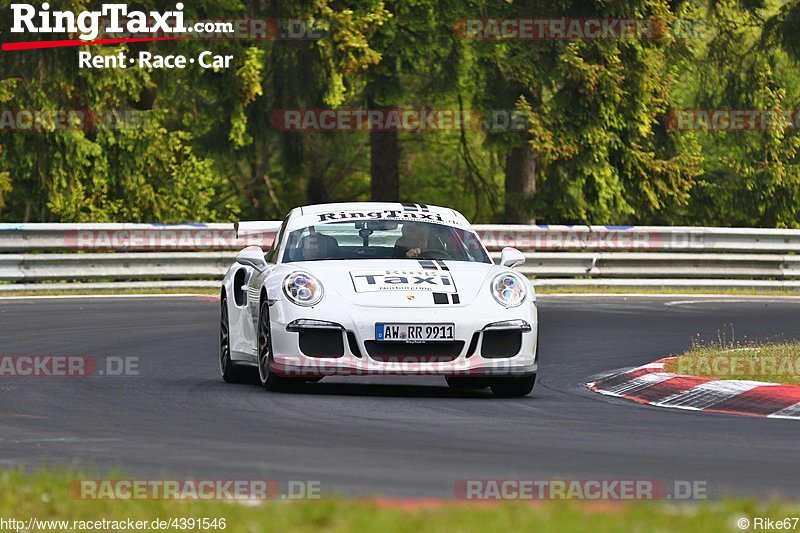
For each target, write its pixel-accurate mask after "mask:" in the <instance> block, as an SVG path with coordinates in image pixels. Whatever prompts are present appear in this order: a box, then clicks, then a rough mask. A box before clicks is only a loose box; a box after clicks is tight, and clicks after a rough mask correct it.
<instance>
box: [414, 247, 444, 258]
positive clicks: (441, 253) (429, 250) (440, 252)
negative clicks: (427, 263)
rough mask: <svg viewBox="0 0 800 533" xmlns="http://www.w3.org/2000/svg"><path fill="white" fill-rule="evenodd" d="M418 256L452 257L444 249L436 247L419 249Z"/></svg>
mask: <svg viewBox="0 0 800 533" xmlns="http://www.w3.org/2000/svg"><path fill="white" fill-rule="evenodd" d="M437 256H438V257H437ZM418 258H420V259H452V257H450V254H448V253H447V252H445V251H444V250H437V249H436V248H425V249H424V250H422V251H420V253H419V256H418Z"/></svg>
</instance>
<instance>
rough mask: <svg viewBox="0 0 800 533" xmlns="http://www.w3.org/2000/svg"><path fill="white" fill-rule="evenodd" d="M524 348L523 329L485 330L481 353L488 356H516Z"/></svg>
mask: <svg viewBox="0 0 800 533" xmlns="http://www.w3.org/2000/svg"><path fill="white" fill-rule="evenodd" d="M520 348H522V331H519V330H497V331H491V330H490V331H484V332H483V343H482V344H481V355H482V356H483V357H487V358H493V357H497V358H499V357H514V356H515V355H517V354H518V353H519V350H520Z"/></svg>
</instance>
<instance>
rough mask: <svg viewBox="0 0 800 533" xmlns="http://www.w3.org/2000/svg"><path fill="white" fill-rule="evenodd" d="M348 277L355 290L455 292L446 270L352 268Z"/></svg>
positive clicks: (449, 274) (454, 286)
mask: <svg viewBox="0 0 800 533" xmlns="http://www.w3.org/2000/svg"><path fill="white" fill-rule="evenodd" d="M350 279H352V280H353V288H354V289H355V291H356V292H380V291H435V292H440V293H451V294H452V293H455V292H456V284H455V281H454V280H453V276H452V274H451V273H450V271H446V270H421V269H420V270H414V269H411V270H395V269H391V270H352V271H350Z"/></svg>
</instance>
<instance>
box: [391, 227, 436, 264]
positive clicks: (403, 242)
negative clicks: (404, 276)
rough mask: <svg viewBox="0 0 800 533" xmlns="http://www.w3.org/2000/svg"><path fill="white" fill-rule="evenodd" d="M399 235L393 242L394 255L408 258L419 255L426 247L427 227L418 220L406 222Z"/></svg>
mask: <svg viewBox="0 0 800 533" xmlns="http://www.w3.org/2000/svg"><path fill="white" fill-rule="evenodd" d="M400 233H401V236H400V238H399V239H397V242H395V243H394V252H395V257H399V258H402V257H407V258H410V259H413V258H416V257H419V256H420V254H421V253H422V251H423V250H425V249H426V248H428V227H427V225H426V224H422V223H419V222H406V223H405V224H403V227H402V229H401V230H400Z"/></svg>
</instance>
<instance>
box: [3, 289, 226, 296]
mask: <svg viewBox="0 0 800 533" xmlns="http://www.w3.org/2000/svg"><path fill="white" fill-rule="evenodd" d="M128 294H201V295H204V296H217V295H219V289H203V288H197V289H180V288H176V289H158V288H156V289H149V288H144V287H143V288H136V289H74V290H73V289H68V290H64V289H42V290H35V291H0V298H16V297H19V296H95V295H109V296H118V295H128Z"/></svg>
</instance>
